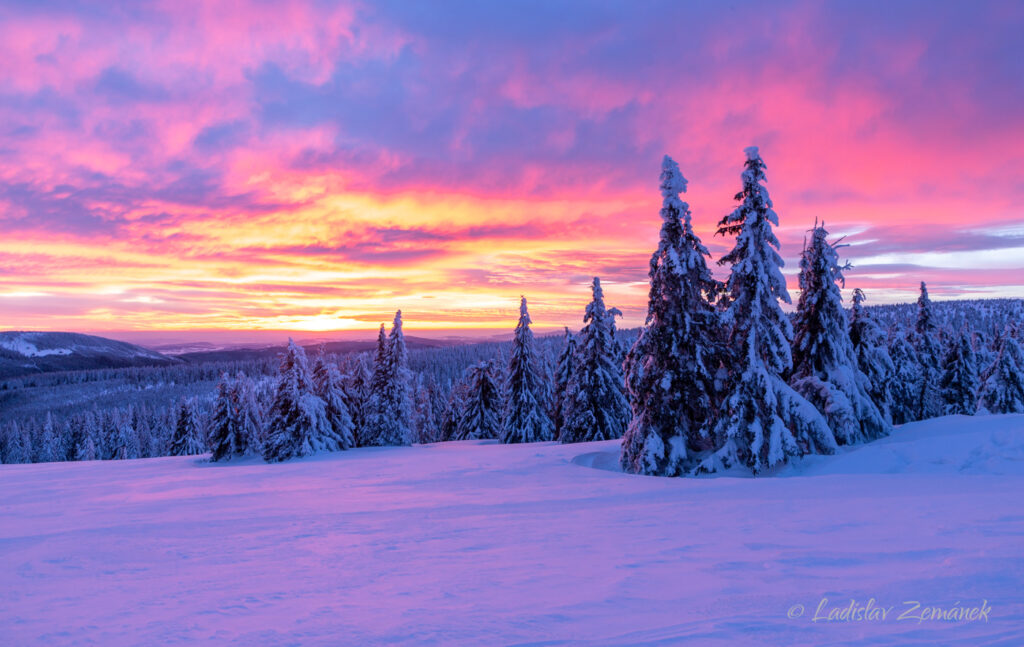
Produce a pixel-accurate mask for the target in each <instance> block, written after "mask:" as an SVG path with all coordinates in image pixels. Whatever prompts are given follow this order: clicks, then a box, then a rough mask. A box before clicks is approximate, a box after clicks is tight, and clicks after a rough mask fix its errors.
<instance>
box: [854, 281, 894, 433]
mask: <svg viewBox="0 0 1024 647" xmlns="http://www.w3.org/2000/svg"><path fill="white" fill-rule="evenodd" d="M865 300H866V297H865V296H864V292H863V291H862V290H861V289H860V288H857V289H855V290H854V291H853V307H852V308H851V309H850V343H852V344H853V350H854V352H855V353H856V354H857V366H858V367H859V368H860V371H861V373H863V374H864V375H865V376H867V378H868V383H867V390H868V395H870V396H871V400H872V401H873V402H874V403H875V406H877V407H878V410H879V411H880V412H881V413H882V417H883V418H884V419H885V421H886V422H889V423H891V422H892V402H891V395H890V391H889V389H890V382H891V380H892V376H893V373H895V371H896V367H895V365H894V364H893V362H892V358H891V357H889V347H888V345H887V344H886V339H885V335H884V334H883V333H882V330H881V329H880V328H879V327H878V324H876V323H875V321H874V319H872V318H871V316H870V315H869V314H868V313H867V312H865V310H864V307H863V305H861V304H863V303H864V301H865Z"/></svg>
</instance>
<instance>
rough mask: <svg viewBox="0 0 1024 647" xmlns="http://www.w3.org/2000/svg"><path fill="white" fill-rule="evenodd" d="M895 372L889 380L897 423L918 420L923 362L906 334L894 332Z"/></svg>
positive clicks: (890, 346)
mask: <svg viewBox="0 0 1024 647" xmlns="http://www.w3.org/2000/svg"><path fill="white" fill-rule="evenodd" d="M889 357H890V358H892V363H893V373H892V379H891V380H889V396H890V400H889V402H890V410H891V412H892V421H893V422H894V423H895V424H897V425H902V424H904V423H907V422H914V421H915V420H917V419H918V418H917V413H918V395H919V393H920V386H919V385H920V382H921V363H920V362H919V361H918V359H917V351H916V350H914V346H913V345H912V344H911V343H910V341H909V340H908V339H907V337H906V335H904V334H902V333H899V332H894V334H893V336H892V340H891V341H890V343H889Z"/></svg>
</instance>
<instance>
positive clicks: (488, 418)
mask: <svg viewBox="0 0 1024 647" xmlns="http://www.w3.org/2000/svg"><path fill="white" fill-rule="evenodd" d="M466 375H467V382H468V384H469V390H468V392H467V394H466V399H465V402H464V403H463V405H462V411H461V415H460V416H459V420H458V424H457V426H456V428H455V432H454V434H453V435H452V437H451V440H483V439H488V438H497V437H498V434H499V432H500V431H501V407H502V401H501V387H500V386H499V384H498V370H497V368H496V367H495V365H494V364H493V363H492V362H480V363H479V364H476V365H474V366H471V367H470V368H469V369H468V371H467V374H466Z"/></svg>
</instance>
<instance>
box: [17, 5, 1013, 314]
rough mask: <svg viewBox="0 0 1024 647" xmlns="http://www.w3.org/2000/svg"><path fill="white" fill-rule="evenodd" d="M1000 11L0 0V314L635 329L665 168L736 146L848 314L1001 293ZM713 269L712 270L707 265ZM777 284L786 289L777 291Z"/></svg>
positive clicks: (1007, 132) (695, 201) (719, 189)
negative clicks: (918, 297)
mask: <svg viewBox="0 0 1024 647" xmlns="http://www.w3.org/2000/svg"><path fill="white" fill-rule="evenodd" d="M1022 30H1024V5H1021V4H1020V3H1015V2H1005V3H999V2H991V3H984V4H982V5H978V6H973V5H972V4H971V3H959V2H945V3H944V2H919V3H898V4H895V5H894V4H892V3H881V2H856V3H827V4H822V3H800V2H796V3H779V4H776V3H773V4H771V5H770V6H766V5H764V4H763V3H743V2H740V3H729V4H728V5H726V4H723V3H718V2H715V3H678V2H666V3H658V2H650V3H641V4H637V3H625V2H623V3H592V2H537V3H529V2H527V3H504V4H500V5H499V4H491V3H476V2H448V3H444V4H443V5H431V4H429V3H401V2H383V1H382V2H372V3H365V4H362V3H355V4H350V5H343V4H333V3H330V4H328V5H325V4H324V3H301V2H294V3H292V2H288V3H270V2H262V1H257V2H231V3H201V2H154V3H123V4H118V3H110V4H109V6H108V5H106V4H104V6H102V7H92V8H89V7H86V6H79V5H77V4H74V3H64V2H59V1H58V2H43V3H39V2H24V3H18V2H15V3H6V4H5V5H4V6H3V7H0V56H2V57H3V60H4V61H5V65H4V66H3V70H2V71H0V226H2V231H3V236H2V237H0V328H2V329H50V330H54V329H56V330H76V331H93V332H97V331H141V330H158V331H168V332H175V333H178V332H181V331H214V330H221V331H222V330H251V329H268V330H300V331H312V332H321V331H334V330H349V331H351V330H373V329H374V328H375V327H376V324H377V323H378V322H380V321H389V320H390V318H391V313H393V312H394V310H396V309H398V308H401V309H402V310H403V312H404V314H405V319H406V322H407V326H408V328H409V330H410V331H416V330H420V331H424V330H428V329H456V330H464V329H480V328H511V327H512V326H513V325H514V323H515V319H516V313H517V308H518V297H519V295H520V294H525V295H526V296H527V297H528V299H529V300H530V307H531V313H532V315H533V318H534V321H535V322H537V325H538V327H540V328H548V327H554V326H560V325H564V324H568V325H571V326H578V325H579V324H581V318H582V307H583V305H584V304H585V302H586V301H587V300H588V298H589V292H588V289H587V286H588V285H589V282H590V279H591V277H592V276H594V275H597V276H600V277H601V279H602V282H603V284H604V286H605V294H606V299H607V301H608V303H609V304H611V305H617V306H618V307H620V308H621V309H622V310H623V311H624V312H625V314H626V317H625V324H626V325H638V324H640V323H642V317H643V313H644V311H645V300H646V289H647V285H646V280H647V279H646V266H647V261H648V258H649V255H650V252H651V251H652V250H653V248H654V246H655V242H656V237H657V231H658V227H659V219H658V207H659V204H660V198H659V194H658V191H657V177H658V170H659V165H660V161H661V156H662V155H663V154H665V153H668V154H670V155H672V156H673V157H674V158H675V159H676V160H677V161H678V162H679V164H680V166H681V167H682V170H683V173H684V174H685V175H686V176H687V178H688V179H689V181H690V184H689V186H690V192H689V193H688V194H687V196H686V198H687V199H688V201H689V202H690V205H691V208H692V210H693V213H694V218H695V224H696V226H697V228H698V231H699V232H700V233H701V235H702V236H704V240H705V243H706V244H707V245H708V247H709V248H710V249H711V250H712V253H713V254H714V255H715V256H716V257H717V256H719V255H720V254H721V253H722V252H723V251H724V250H726V249H727V248H728V247H729V246H730V245H731V240H726V239H723V238H721V237H712V233H713V231H714V226H715V224H716V223H717V221H718V220H719V219H720V218H721V217H722V215H724V214H725V213H728V212H729V211H730V210H731V209H732V207H733V203H732V196H733V194H734V193H735V192H736V191H737V190H738V188H739V172H740V169H741V165H742V162H743V154H742V149H743V148H744V147H745V146H748V145H751V144H754V145H758V146H759V147H760V149H761V152H762V154H763V156H764V158H765V161H766V162H767V164H768V179H769V185H768V186H769V190H770V192H771V195H772V198H773V200H774V202H775V206H776V210H777V211H778V213H779V215H780V219H781V227H780V230H779V237H780V239H781V241H782V244H783V249H782V252H783V256H784V257H785V258H786V259H787V269H786V271H787V275H788V276H789V277H790V280H791V288H792V287H795V283H796V280H795V274H793V273H794V272H795V271H796V267H797V263H796V257H797V255H798V254H799V250H800V245H801V241H802V239H803V236H804V233H805V231H806V230H807V229H808V228H809V227H810V226H811V225H812V224H813V223H814V221H815V219H816V218H817V219H819V220H824V221H825V222H826V223H827V225H828V227H829V229H830V231H832V232H833V233H834V234H836V235H844V234H845V235H847V239H846V242H848V243H850V245H851V246H850V247H849V248H846V249H845V250H844V251H845V252H846V256H847V257H848V259H849V260H850V261H852V262H853V264H854V270H852V271H851V272H849V273H848V286H849V287H850V288H852V287H862V288H863V289H865V291H866V292H867V293H868V296H869V303H886V302H893V301H904V300H909V299H910V298H912V297H913V296H914V294H915V291H916V286H917V284H918V282H919V281H921V280H925V281H927V282H928V284H929V289H930V291H931V293H932V295H933V296H934V297H936V298H954V297H976V296H977V297H990V296H1016V297H1024V278H1022V277H1024V212H1022V210H1021V206H1020V205H1021V203H1022V198H1024V183H1022V177H1024V152H1022V151H1024V119H1022V118H1021V106H1022V105H1024V62H1022V61H1024V45H1022V42H1024V41H1022V40H1021V38H1020V33H1022ZM722 271H724V270H722ZM794 296H795V295H794Z"/></svg>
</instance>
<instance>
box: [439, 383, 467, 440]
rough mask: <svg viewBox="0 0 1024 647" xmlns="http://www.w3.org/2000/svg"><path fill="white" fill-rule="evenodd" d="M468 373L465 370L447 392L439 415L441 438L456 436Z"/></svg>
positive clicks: (464, 405) (463, 407)
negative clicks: (442, 411)
mask: <svg viewBox="0 0 1024 647" xmlns="http://www.w3.org/2000/svg"><path fill="white" fill-rule="evenodd" d="M468 373H469V372H468V370H467V374H466V376H464V377H463V379H461V380H459V381H458V382H457V383H455V384H454V385H452V388H451V390H450V391H449V393H448V401H447V402H446V403H445V408H444V415H442V416H441V429H440V434H441V440H455V439H456V438H457V437H458V428H459V423H460V421H461V420H462V415H463V412H464V411H465V409H466V399H467V397H468V394H469V382H468V380H469V376H468Z"/></svg>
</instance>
